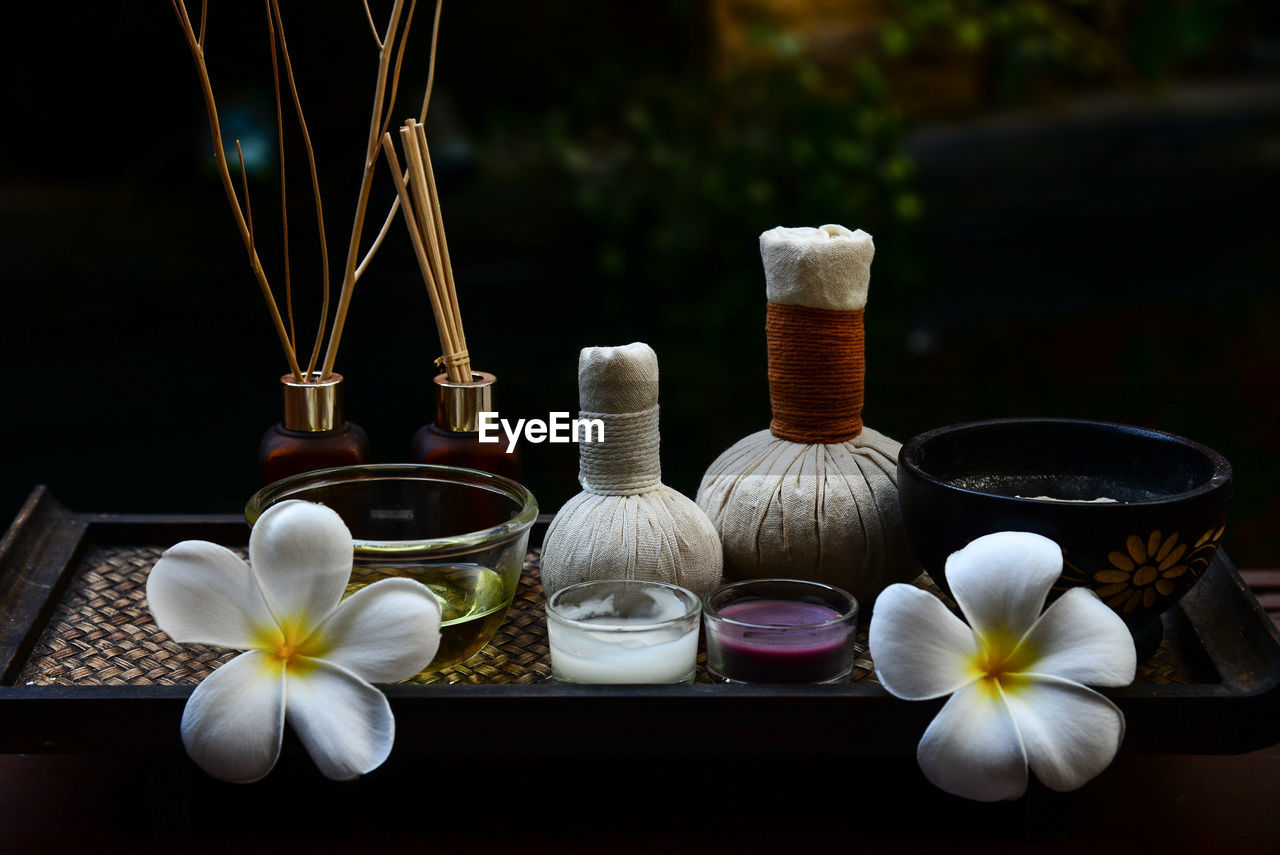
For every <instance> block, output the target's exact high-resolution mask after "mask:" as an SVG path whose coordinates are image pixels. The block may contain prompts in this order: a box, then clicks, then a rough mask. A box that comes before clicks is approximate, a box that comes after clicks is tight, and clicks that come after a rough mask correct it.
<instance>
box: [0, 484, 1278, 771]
mask: <svg viewBox="0 0 1280 855" xmlns="http://www.w3.org/2000/svg"><path fill="white" fill-rule="evenodd" d="M248 533H249V531H248V527H247V526H246V525H245V523H244V520H243V519H242V518H240V517H238V516H230V515H217V516H162V515H121V514H84V513H75V512H72V511H69V510H67V509H66V508H64V507H62V505H60V504H59V503H58V502H57V501H56V500H55V499H54V498H53V497H52V496H51V495H50V494H49V492H48V491H47V490H45V489H44V488H42V487H38V488H36V490H34V491H33V492H32V494H31V496H30V497H29V498H28V500H27V502H26V504H25V505H24V506H23V508H22V510H21V511H20V512H19V514H18V516H17V517H16V518H15V520H14V521H13V524H12V525H11V526H10V528H9V531H8V533H7V534H6V535H5V537H4V540H3V541H0V753H38V752H67V753H81V752H91V753H96V752H124V753H130V754H166V753H176V752H181V750H182V748H181V743H180V741H179V738H178V722H179V720H180V718H181V714H182V707H183V704H184V703H185V701H186V698H187V697H188V696H189V694H190V692H191V689H192V686H193V685H195V683H196V682H197V681H198V679H199V678H200V676H201V674H200V669H202V668H203V669H211V668H212V667H216V665H217V664H218V662H220V661H223V659H225V657H227V656H229V655H230V654H225V653H222V652H219V651H213V650H209V651H207V652H206V653H203V654H199V655H195V654H191V653H189V652H187V651H181V650H179V651H176V652H175V651H174V650H171V649H169V648H167V647H166V646H165V645H164V644H156V643H154V642H153V641H152V640H150V637H148V639H144V640H143V641H142V642H140V643H137V644H133V645H132V646H129V645H127V644H124V643H123V642H124V641H128V640H129V639H128V638H127V636H128V633H129V632H132V631H137V630H138V628H137V627H136V626H135V625H134V624H136V623H138V622H139V621H133V623H130V622H129V620H125V616H126V615H127V614H129V613H131V614H133V615H134V616H137V615H139V614H142V613H143V612H141V611H139V610H140V609H143V606H142V604H141V600H140V596H141V595H140V593H138V590H137V589H138V587H139V586H138V585H137V581H136V578H135V579H134V581H133V582H132V583H130V584H131V585H132V587H131V588H130V589H129V590H128V591H126V590H125V587H126V585H125V582H124V580H123V578H122V580H121V582H120V583H119V584H120V590H119V591H116V590H115V589H114V588H113V584H114V583H113V581H112V580H113V578H114V577H113V576H112V572H113V571H112V568H111V567H110V566H107V567H103V566H99V565H100V564H102V562H103V560H104V559H103V556H104V555H107V556H112V555H120V554H151V555H155V554H158V551H159V550H160V549H163V548H166V547H168V546H170V545H172V544H174V543H176V542H178V541H180V540H187V539H192V538H199V539H204V540H211V541H215V542H218V543H223V544H226V545H228V546H233V547H235V546H243V545H244V544H245V543H246V542H247V539H248ZM540 536H541V527H540V528H539V529H535V534H534V538H535V543H537V542H538V540H539V538H540ZM142 572H145V568H144V570H143V571H142ZM536 574H537V569H536V563H535V564H531V565H530V567H529V569H528V571H527V572H526V578H525V580H524V581H523V582H522V587H521V593H520V594H519V595H518V597H517V601H518V602H517V605H516V606H513V609H512V614H511V615H510V616H509V617H508V619H507V624H505V625H504V628H503V631H502V632H501V633H500V639H501V643H499V639H495V642H494V643H493V644H491V645H490V646H489V647H487V648H486V649H485V651H482V652H481V653H479V654H477V655H476V656H475V657H472V659H471V660H469V661H468V662H467V663H465V664H464V666H460V667H459V668H457V669H451V671H450V672H449V674H448V675H446V676H447V679H448V680H453V681H454V682H445V681H441V682H436V683H433V684H429V685H409V684H405V685H398V686H388V687H386V688H385V691H386V694H387V695H388V697H389V698H390V699H391V704H392V708H393V710H394V711H395V714H396V729H397V734H396V751H397V752H413V753H431V754H440V755H460V754H468V755H473V754H507V755H510V754H521V755H530V754H544V755H545V754H592V753H601V752H603V753H613V754H617V753H635V754H697V755H706V754H736V755H742V754H756V755H767V754H824V755H832V754H836V755H839V754H844V755H858V754H861V755H910V754H913V753H914V751H915V746H916V743H917V742H918V741H919V738H920V734H921V733H923V731H924V728H925V726H926V725H927V724H928V722H929V720H930V719H931V718H932V717H933V715H934V714H935V713H936V711H937V709H938V708H939V707H940V706H941V703H942V702H941V701H936V702H928V703H910V702H905V701H900V700H898V699H896V698H893V697H891V696H890V695H889V694H888V693H886V692H885V691H884V689H883V688H882V687H881V686H880V685H879V684H878V683H877V682H876V681H875V679H874V674H873V673H872V672H871V671H870V667H869V663H866V662H864V663H862V664H863V666H864V667H863V668H861V669H860V670H859V672H858V673H857V674H856V675H855V676H856V681H855V682H853V683H850V684H848V685H841V686H780V685H777V686H766V685H759V686H725V685H719V684H713V683H709V682H705V675H701V676H700V682H698V683H695V684H694V685H692V686H635V687H631V686H628V687H614V686H568V685H561V684H557V683H555V682H552V681H551V680H550V678H549V667H548V666H547V662H546V647H545V630H544V626H543V623H542V615H541V600H540V597H541V586H540V584H538V581H537V575H536ZM134 575H135V577H136V575H137V573H136V572H135V574H134ZM90 581H91V582H92V585H93V586H94V587H93V589H92V591H91V596H89V595H86V590H85V586H86V585H88V584H90ZM116 594H119V596H116ZM73 604H74V608H72V605H73ZM130 609H132V612H130V611H129V610H130ZM86 610H88V618H87V622H88V623H89V624H92V626H89V627H87V628H85V629H84V630H83V631H82V630H80V629H77V631H76V634H75V637H73V638H62V637H59V633H60V632H63V631H64V628H65V627H67V626H71V625H72V623H68V620H69V619H68V613H69V612H75V613H77V614H79V615H81V616H83V615H84V614H85V613H86ZM1164 629H1165V638H1164V642H1163V643H1162V645H1161V648H1160V650H1159V651H1158V652H1157V653H1156V655H1155V656H1154V657H1153V658H1152V659H1151V660H1149V661H1148V662H1146V663H1144V664H1143V666H1142V667H1141V668H1140V670H1139V675H1138V679H1137V680H1136V681H1135V682H1134V684H1133V685H1131V686H1129V687H1126V688H1124V689H1118V690H1112V691H1109V692H1108V693H1107V694H1108V695H1109V696H1110V697H1112V698H1113V699H1114V700H1115V701H1116V702H1117V703H1118V704H1119V705H1120V707H1121V708H1122V709H1123V710H1124V713H1125V716H1126V719H1127V722H1128V728H1127V735H1126V737H1125V743H1124V748H1123V750H1125V751H1128V752H1142V753H1237V752H1243V751H1249V750H1253V749H1255V748H1259V747H1262V746H1266V745H1270V744H1272V743H1274V742H1277V741H1280V632H1278V631H1277V628H1276V627H1275V626H1274V625H1273V624H1272V622H1271V621H1270V620H1268V619H1267V617H1266V615H1265V613H1264V612H1263V611H1262V610H1261V608H1260V607H1259V605H1258V602H1257V600H1256V599H1255V598H1254V596H1253V594H1252V593H1251V592H1250V590H1249V589H1248V587H1247V586H1246V585H1245V584H1244V583H1243V582H1242V581H1241V580H1240V576H1239V574H1238V573H1237V572H1236V570H1235V568H1234V567H1232V566H1231V564H1230V562H1229V561H1228V560H1227V559H1226V558H1225V557H1224V556H1221V555H1220V556H1219V558H1218V560H1216V561H1215V563H1214V564H1213V565H1212V566H1211V567H1210V568H1209V569H1208V571H1206V573H1205V575H1204V577H1203V578H1202V579H1201V580H1200V581H1199V583H1197V585H1196V587H1195V588H1194V589H1192V591H1191V592H1190V593H1188V594H1187V595H1186V596H1185V597H1184V598H1183V600H1182V601H1181V602H1180V603H1179V605H1178V606H1177V607H1175V608H1174V609H1172V610H1171V611H1170V612H1169V613H1167V614H1166V615H1165V617H1164ZM151 632H152V633H157V632H158V631H157V630H155V629H154V627H152V628H151ZM864 632H865V629H864ZM104 633H105V635H104ZM112 633H115V634H114V635H113V634H112ZM504 633H505V635H504ZM160 636H161V637H163V634H160ZM117 637H119V638H120V639H121V640H122V644H121V645H119V649H117V650H114V651H108V652H105V653H102V655H101V656H97V654H96V653H95V651H94V650H89V651H87V653H88V655H82V654H86V649H85V648H87V646H88V645H91V644H94V643H101V642H102V641H103V639H104V638H105V639H106V640H108V641H110V640H111V639H114V638H117ZM95 639H96V641H95ZM169 644H171V642H169ZM110 646H111V645H110V644H108V645H107V647H110ZM126 648H127V649H126ZM491 648H494V649H497V650H498V651H499V652H498V653H497V654H494V653H493V652H492V651H491V650H490V649H491ZM99 649H100V648H96V649H95V650H99ZM33 651H34V652H35V653H34V654H33ZM64 654H65V655H66V657H67V658H68V661H78V662H80V663H81V664H80V665H79V666H77V667H67V668H64V667H63V666H61V665H60V664H57V663H58V662H60V661H61V658H62V657H63V655H64ZM76 657H79V658H78V659H77V658H76ZM51 661H52V662H54V663H55V664H53V665H50V664H49V663H50V662H51ZM85 663H87V664H85ZM294 748H295V750H296V746H294Z"/></svg>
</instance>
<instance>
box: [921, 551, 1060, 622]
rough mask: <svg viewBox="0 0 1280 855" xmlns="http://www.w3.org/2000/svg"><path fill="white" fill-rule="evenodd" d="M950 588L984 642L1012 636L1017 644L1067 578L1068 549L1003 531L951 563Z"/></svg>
mask: <svg viewBox="0 0 1280 855" xmlns="http://www.w3.org/2000/svg"><path fill="white" fill-rule="evenodd" d="M946 573H947V585H948V586H949V587H950V588H951V594H952V595H953V596H954V597H955V598H956V602H957V603H958V604H959V605H960V610H961V611H962V612H964V616H965V618H966V619H968V621H969V626H971V627H973V631H974V632H975V633H976V634H977V635H978V636H979V637H984V636H987V635H988V634H990V633H993V632H994V633H997V634H1002V635H1007V636H1008V638H1009V642H1010V643H1011V644H1012V643H1013V642H1016V641H1017V640H1018V639H1020V638H1022V636H1023V635H1024V634H1025V633H1026V631H1027V630H1029V629H1030V628H1031V626H1032V624H1034V623H1035V622H1036V619H1037V618H1039V617H1040V611H1041V610H1042V609H1043V608H1044V600H1045V597H1046V596H1048V594H1049V589H1050V588H1051V587H1053V583H1054V581H1055V580H1057V578H1058V577H1059V576H1060V575H1062V549H1061V548H1060V547H1059V546H1058V544H1056V543H1054V542H1053V541H1052V540H1049V538H1047V537H1041V536H1040V535H1038V534H1032V533H1031V532H1027V531H1002V532H997V533H996V534H988V535H986V536H984V537H979V538H978V539H976V540H974V541H971V542H970V543H969V544H968V545H967V546H965V547H964V548H963V549H961V550H959V551H957V552H953V553H951V556H950V557H949V558H947V567H946Z"/></svg>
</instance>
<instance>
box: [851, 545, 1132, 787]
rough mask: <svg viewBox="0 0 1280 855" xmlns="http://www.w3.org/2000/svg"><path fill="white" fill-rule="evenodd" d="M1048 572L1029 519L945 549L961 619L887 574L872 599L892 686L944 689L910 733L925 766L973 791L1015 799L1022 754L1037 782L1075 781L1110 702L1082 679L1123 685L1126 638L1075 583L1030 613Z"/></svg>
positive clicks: (1110, 747) (1104, 737) (1090, 759)
mask: <svg viewBox="0 0 1280 855" xmlns="http://www.w3.org/2000/svg"><path fill="white" fill-rule="evenodd" d="M1061 573H1062V550H1061V549H1060V548H1059V547H1058V545H1057V544H1056V543H1054V542H1053V541H1052V540H1049V539H1048V538H1045V537H1041V536H1040V535H1038V534H1031V533H1029V532H1000V533H998V534H990V535H987V536H985V537H980V538H978V539H977V540H975V541H973V542H972V543H970V544H969V545H967V546H966V547H965V548H964V549H961V550H959V551H958V552H955V553H953V554H952V555H951V557H949V558H948V559H947V564H946V574H947V584H948V586H949V587H950V588H951V593H952V595H953V596H954V597H955V600H956V602H957V603H958V604H959V606H960V610H961V612H963V613H964V616H965V618H967V619H968V621H969V624H968V626H966V625H965V623H964V621H962V620H960V619H959V618H958V617H956V616H955V615H954V614H952V613H951V611H950V610H949V609H948V608H947V607H946V606H945V605H944V604H943V603H942V601H941V600H939V599H938V598H937V597H935V596H933V595H932V594H930V593H928V592H927V591H923V590H921V589H920V588H916V587H914V586H912V585H904V584H897V585H891V586H889V587H888V588H886V589H885V590H884V592H883V593H881V594H880V596H879V598H878V599H877V600H876V604H875V613H874V614H873V616H872V618H871V628H870V638H869V644H870V648H871V657H872V659H873V660H874V661H875V667H876V675H877V676H878V677H879V678H880V682H881V683H883V684H884V687H885V688H886V689H887V690H888V691H889V692H890V693H892V694H893V695H895V696H897V697H899V698H905V699H907V700H929V699H932V698H940V697H943V696H945V695H951V697H950V698H949V699H948V700H947V703H946V704H945V705H944V706H943V708H942V710H941V711H940V712H939V713H938V715H937V716H936V717H935V718H934V720H933V722H932V723H931V724H930V725H929V727H928V729H927V730H926V731H925V733H924V736H923V737H922V738H921V740H920V745H919V748H918V750H917V752H916V758H917V760H918V761H919V763H920V768H921V769H922V770H923V771H924V774H925V776H926V777H927V778H928V779H929V780H930V781H931V782H932V783H933V784H935V785H936V786H938V787H940V788H942V789H943V790H946V791H947V792H949V793H954V794H956V795H960V796H964V797H966V798H970V799H977V800H980V801H996V800H999V799H1015V798H1018V797H1019V796H1021V795H1022V794H1023V793H1024V792H1026V789H1027V767H1028V765H1030V768H1031V771H1033V772H1035V775H1036V777H1037V778H1039V779H1040V780H1041V781H1042V782H1043V783H1044V784H1045V785H1047V786H1049V787H1051V788H1052V789H1054V790H1060V791H1066V790H1073V789H1076V788H1077V787H1080V786H1083V785H1084V784H1085V783H1086V782H1088V781H1089V780H1091V779H1092V778H1093V777H1094V776H1096V775H1097V774H1098V773H1100V772H1101V771H1102V770H1103V769H1105V768H1106V767H1107V766H1108V765H1110V763H1111V761H1112V759H1113V758H1114V757H1115V754H1116V751H1117V750H1118V749H1119V747H1120V741H1121V740H1122V739H1123V738H1124V715H1123V714H1122V713H1121V712H1120V710H1119V709H1118V708H1117V707H1116V705H1115V704H1113V703H1112V702H1111V701H1109V700H1107V699H1106V698H1105V697H1103V696H1102V695H1100V694H1098V693H1097V692H1095V691H1093V690H1092V689H1088V688H1086V687H1085V686H1084V685H1083V684H1084V683H1089V684H1092V685H1097V686H1124V685H1128V684H1129V683H1131V682H1132V681H1133V677H1134V672H1135V669H1136V668H1137V656H1136V653H1135V651H1134V646H1133V637H1132V636H1131V635H1130V634H1129V630H1128V629H1127V628H1126V627H1125V625H1124V622H1123V621H1122V620H1121V619H1120V617H1119V616H1118V615H1117V614H1116V613H1115V612H1114V611H1112V610H1111V609H1110V608H1108V607H1107V606H1106V605H1105V604H1103V602H1102V601H1101V600H1099V599H1098V597H1097V596H1096V595H1095V594H1094V593H1093V592H1092V591H1090V590H1088V589H1087V588H1070V589H1068V590H1067V591H1066V592H1065V593H1064V594H1063V595H1062V596H1061V597H1059V598H1058V600H1057V601H1056V602H1054V603H1053V605H1051V606H1050V607H1049V608H1048V609H1047V610H1045V611H1044V613H1043V614H1041V609H1043V607H1044V602H1045V598H1046V597H1047V596H1048V594H1049V590H1050V588H1051V587H1052V586H1053V583H1054V582H1055V581H1056V580H1057V578H1058V576H1059V575H1061Z"/></svg>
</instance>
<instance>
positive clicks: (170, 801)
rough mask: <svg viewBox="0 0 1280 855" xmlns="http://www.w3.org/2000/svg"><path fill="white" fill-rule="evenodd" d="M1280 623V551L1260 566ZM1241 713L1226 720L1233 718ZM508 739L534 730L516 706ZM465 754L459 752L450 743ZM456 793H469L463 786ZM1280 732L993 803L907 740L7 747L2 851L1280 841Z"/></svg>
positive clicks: (1077, 847) (1217, 846) (1132, 758)
mask: <svg viewBox="0 0 1280 855" xmlns="http://www.w3.org/2000/svg"><path fill="white" fill-rule="evenodd" d="M1241 575H1242V576H1243V577H1244V578H1245V580H1246V581H1247V582H1248V583H1249V584H1250V586H1251V587H1252V588H1253V590H1254V592H1255V593H1256V594H1257V596H1258V598H1259V601H1260V602H1261V603H1262V604H1263V606H1264V607H1265V608H1266V609H1267V610H1268V613H1269V614H1270V615H1271V617H1272V620H1274V621H1276V622H1277V623H1278V624H1280V570H1245V571H1242V573H1241ZM1224 726H1230V723H1229V722H1228V723H1224ZM507 736H508V737H509V738H513V739H514V738H530V737H531V736H533V737H536V735H532V734H527V733H523V732H522V731H521V729H520V723H519V722H512V723H511V729H510V732H509V733H508V734H507ZM447 762H448V763H449V764H452V763H453V761H447ZM460 794H467V795H466V796H463V795H460ZM1277 804H1280V744H1277V745H1273V746H1270V747H1268V748H1264V749H1261V750H1259V751H1255V752H1252V753H1249V754H1243V755H1235V756H1221V755H1215V756H1162V755H1154V756H1153V755H1146V756H1143V755H1121V756H1119V757H1117V758H1116V761H1115V763H1113V764H1112V766H1111V767H1110V768H1109V769H1108V770H1106V771H1105V772H1104V773H1103V774H1102V775H1100V776H1099V777H1098V778H1097V779H1095V780H1094V781H1092V782H1090V783H1089V784H1088V785H1086V786H1085V787H1084V788H1082V789H1081V790H1079V791H1077V792H1074V793H1068V794H1057V793H1051V792H1049V791H1047V790H1044V789H1043V788H1039V787H1033V789H1032V790H1031V791H1030V792H1029V794H1028V796H1027V797H1026V798H1024V799H1022V800H1020V801H1018V802H1010V803H1001V804H994V805H983V804H977V803H973V802H968V801H965V800H963V799H957V798H954V797H951V796H948V795H946V794H944V793H942V792H940V791H938V790H936V789H934V788H933V787H931V786H930V785H929V784H928V783H927V782H926V781H924V779H923V778H922V776H921V775H920V772H919V770H918V769H917V768H916V766H915V763H914V761H912V760H911V759H909V758H905V759H904V758H857V759H850V758H829V757H820V756H803V757H784V758H772V759H771V758H736V757H718V758H712V759H707V758H703V759H690V758H677V759H671V758H665V757H661V756H649V757H640V758H634V757H628V758H616V757H609V756H605V755H597V756H588V757H581V758H558V759H556V760H554V761H546V760H535V761H530V760H529V759H527V758H525V759H518V758H510V759H503V758H498V759H490V760H486V761H484V764H483V765H479V764H477V765H472V766H470V767H465V766H457V765H456V764H454V765H447V764H446V762H445V761H432V760H427V759H424V758H421V757H402V756H397V755H395V754H394V753H393V755H392V757H391V759H390V760H388V762H387V763H386V764H385V765H384V767H383V768H381V769H379V770H377V771H375V772H374V773H373V774H371V775H369V776H368V777H366V778H365V779H364V780H363V781H361V782H359V783H357V784H334V783H331V782H327V781H324V780H323V779H322V778H320V776H319V775H318V774H317V773H316V772H315V770H314V768H313V767H311V765H310V761H309V760H308V759H307V758H306V757H305V756H289V755H286V756H285V757H284V758H282V760H281V762H280V765H279V766H278V767H277V769H276V770H275V771H274V772H273V773H272V774H271V775H270V776H269V777H268V778H267V779H266V780H264V781H262V782H260V783H258V784H254V785H251V786H235V785H228V784H223V783H220V782H217V781H214V780H212V779H209V778H207V777H205V776H204V775H203V774H202V773H200V772H199V771H198V770H196V769H195V768H194V767H193V766H192V765H191V764H190V763H189V762H187V761H186V760H185V758H178V759H168V760H162V761H156V760H147V759H143V758H124V759H120V758H103V757H83V756H75V755H40V756H34V755H30V756H29V755H8V756H0V853H7V852H61V851H86V850H89V849H92V851H94V852H110V851H129V852H133V853H146V852H163V853H186V852H192V853H201V852H218V851H224V850H225V848H226V847H227V846H229V845H230V844H233V843H234V844H235V846H236V850H237V853H238V855H248V853H256V852H273V853H285V852H307V853H313V854H314V853H330V852H333V853H338V852H342V853H349V852H352V851H370V850H372V849H374V848H380V849H384V850H385V849H390V850H394V851H401V850H408V849H417V848H424V849H430V850H432V851H437V852H444V851H447V852H450V853H451V855H461V853H470V852H477V853H480V852H483V853H493V852H499V851H503V850H508V849H516V851H519V852H522V853H537V852H556V853H593V855H595V854H596V853H603V852H608V853H632V852H664V853H672V852H719V851H734V852H735V853H755V852H761V853H764V852H769V853H777V852H791V851H803V850H813V851H818V850H819V849H820V848H825V849H832V848H835V847H836V846H839V847H840V849H841V850H844V851H852V850H854V849H855V848H856V849H857V850H859V851H861V852H898V851H929V850H935V849H936V850H941V849H944V848H945V850H946V851H948V852H971V851H972V852H979V851H981V852H984V853H987V852H1017V851H1029V852H1072V853H1077V852H1080V851H1082V848H1083V847H1084V846H1087V847H1088V849H1089V851H1090V855H1096V853H1099V852H1113V851H1114V852H1134V851H1157V850H1158V851H1161V852H1165V853H1168V852H1182V851H1191V850H1199V851H1209V852H1244V853H1251V852H1271V851H1280V824H1278V822H1277V818H1276V816H1275V814H1274V806H1275V805H1277Z"/></svg>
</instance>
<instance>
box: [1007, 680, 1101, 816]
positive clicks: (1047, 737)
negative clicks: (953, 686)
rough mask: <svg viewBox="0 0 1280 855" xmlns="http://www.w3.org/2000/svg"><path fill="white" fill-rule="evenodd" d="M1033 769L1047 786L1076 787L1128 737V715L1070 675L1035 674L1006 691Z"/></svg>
mask: <svg viewBox="0 0 1280 855" xmlns="http://www.w3.org/2000/svg"><path fill="white" fill-rule="evenodd" d="M1005 701H1006V702H1007V703H1008V704H1009V709H1010V711H1011V712H1012V713H1013V718H1014V720H1015V721H1016V722H1017V723H1018V730H1019V732H1021V734H1022V741H1023V744H1024V745H1025V746H1026V750H1027V758H1028V760H1029V761H1030V763H1031V771H1033V772H1035V775H1036V777H1037V778H1039V779H1040V780H1041V781H1042V782H1043V783H1044V784H1045V785H1046V786H1048V787H1050V788H1052V789H1055V790H1059V791H1063V792H1065V791H1067V790H1074V789H1076V788H1078V787H1081V786H1083V785H1084V784H1086V783H1088V782H1089V781H1090V780H1092V779H1093V778H1094V777H1095V776H1097V774H1098V773H1099V772H1101V771H1102V770H1103V769H1105V768H1107V766H1108V765H1110V763H1111V761H1112V760H1113V759H1114V758H1115V756H1116V751H1118V750H1119V748H1120V742H1121V741H1122V740H1123V739H1124V714H1123V713H1121V712H1120V710H1119V709H1118V708H1117V707H1116V705H1115V704H1113V703H1111V701H1109V700H1107V699H1106V698H1104V697H1103V696H1102V695H1100V694H1098V693H1097V692H1095V691H1093V690H1092V689H1087V688H1085V687H1084V686H1081V685H1080V684H1078V683H1073V682H1071V681H1070V680H1058V679H1054V678H1051V677H1044V678H1039V677H1038V678H1035V679H1031V680H1028V681H1027V682H1026V683H1024V684H1022V685H1020V686H1015V687H1014V688H1012V689H1010V690H1008V691H1006V692H1005Z"/></svg>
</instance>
